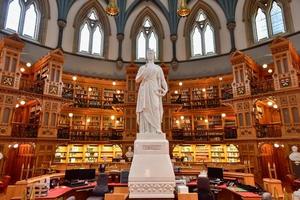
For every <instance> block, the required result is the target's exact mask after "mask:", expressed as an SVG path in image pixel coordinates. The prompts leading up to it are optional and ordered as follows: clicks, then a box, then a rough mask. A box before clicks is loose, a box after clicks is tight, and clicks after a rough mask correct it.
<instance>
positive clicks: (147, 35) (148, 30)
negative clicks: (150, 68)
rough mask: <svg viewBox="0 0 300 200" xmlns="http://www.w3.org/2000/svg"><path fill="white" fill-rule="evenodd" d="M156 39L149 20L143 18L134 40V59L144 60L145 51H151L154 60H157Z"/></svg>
mask: <svg viewBox="0 0 300 200" xmlns="http://www.w3.org/2000/svg"><path fill="white" fill-rule="evenodd" d="M158 46H159V45H158V37H157V34H156V31H155V28H154V26H153V25H152V22H151V20H150V19H149V18H145V20H144V23H143V25H142V27H141V28H140V30H139V33H138V35H137V38H136V55H137V56H136V59H146V50H147V49H153V50H154V51H155V58H156V59H157V58H158V55H159V49H158Z"/></svg>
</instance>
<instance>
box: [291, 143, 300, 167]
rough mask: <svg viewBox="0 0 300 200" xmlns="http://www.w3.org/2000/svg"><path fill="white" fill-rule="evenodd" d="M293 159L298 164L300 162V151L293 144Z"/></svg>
mask: <svg viewBox="0 0 300 200" xmlns="http://www.w3.org/2000/svg"><path fill="white" fill-rule="evenodd" d="M289 158H290V160H291V161H293V162H295V164H296V165H299V164H300V153H299V152H298V147H297V146H295V145H294V146H292V153H291V154H290V155H289Z"/></svg>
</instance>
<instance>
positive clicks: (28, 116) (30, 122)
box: [12, 99, 42, 138]
mask: <svg viewBox="0 0 300 200" xmlns="http://www.w3.org/2000/svg"><path fill="white" fill-rule="evenodd" d="M41 110H42V107H41V104H40V102H39V101H38V100H37V99H31V100H29V99H22V100H20V102H19V103H18V104H17V105H16V109H15V112H14V114H13V124H12V136H14V137H27V138H35V137H37V134H38V127H39V124H40V119H41Z"/></svg>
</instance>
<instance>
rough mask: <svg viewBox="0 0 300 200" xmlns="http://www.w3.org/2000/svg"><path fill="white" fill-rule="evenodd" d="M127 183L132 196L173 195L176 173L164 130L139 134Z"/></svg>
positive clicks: (130, 196)
mask: <svg viewBox="0 0 300 200" xmlns="http://www.w3.org/2000/svg"><path fill="white" fill-rule="evenodd" d="M128 186H129V192H130V193H129V198H174V189H175V175H174V170H173V166H172V163H171V159H170V155H169V142H168V140H166V136H165V134H150V133H139V134H137V139H136V140H135V142H134V156H133V160H132V164H131V168H130V172H129V179H128Z"/></svg>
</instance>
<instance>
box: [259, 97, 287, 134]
mask: <svg viewBox="0 0 300 200" xmlns="http://www.w3.org/2000/svg"><path fill="white" fill-rule="evenodd" d="M253 107H254V119H255V128H256V135H257V137H259V138H265V137H281V116H280V111H279V109H278V105H277V103H276V101H275V99H274V98H264V99H258V100H256V101H255V103H254V105H253Z"/></svg>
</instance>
